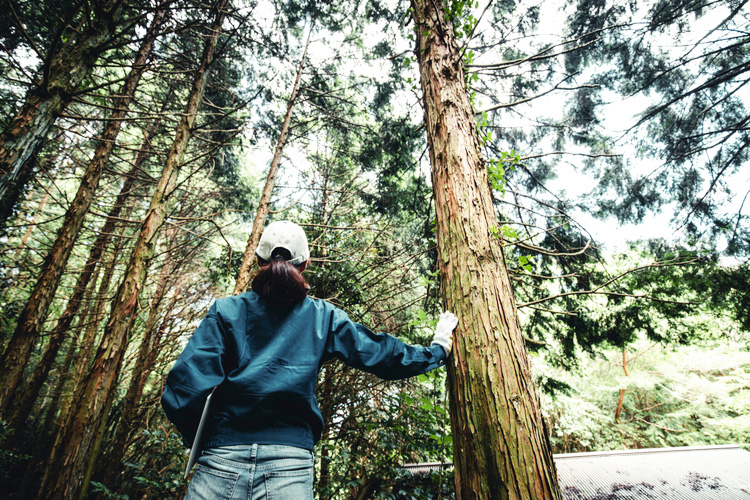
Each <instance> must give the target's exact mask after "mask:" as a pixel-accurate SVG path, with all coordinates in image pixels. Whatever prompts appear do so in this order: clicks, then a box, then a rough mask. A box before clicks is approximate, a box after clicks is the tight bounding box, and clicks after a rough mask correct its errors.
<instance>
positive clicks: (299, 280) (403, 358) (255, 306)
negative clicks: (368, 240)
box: [162, 221, 458, 500]
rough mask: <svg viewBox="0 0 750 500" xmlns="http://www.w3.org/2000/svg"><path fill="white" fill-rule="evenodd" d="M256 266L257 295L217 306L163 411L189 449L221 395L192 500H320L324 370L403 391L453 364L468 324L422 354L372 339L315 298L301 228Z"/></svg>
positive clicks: (444, 325) (171, 379)
mask: <svg viewBox="0 0 750 500" xmlns="http://www.w3.org/2000/svg"><path fill="white" fill-rule="evenodd" d="M256 255H257V260H258V265H259V267H260V271H259V272H258V274H257V275H256V276H255V278H254V279H253V282H252V289H251V290H250V291H248V292H245V293H243V294H240V295H235V296H233V297H226V298H222V299H219V300H217V301H215V302H214V304H213V305H212V306H211V308H210V310H209V312H208V314H207V315H206V317H205V318H204V319H203V321H202V322H201V324H200V325H199V326H198V329H197V330H196V331H195V333H194V334H193V336H192V337H191V338H190V340H189V341H188V344H187V346H186V347H185V349H184V351H183V352H182V354H181V355H180V357H179V358H178V359H177V361H176V363H175V365H174V367H173V368H172V370H171V371H170V372H169V375H168V376H167V381H166V387H165V390H164V394H163V396H162V406H163V407H164V411H165V413H166V415H167V417H168V418H169V420H170V421H171V422H172V423H173V424H174V425H175V426H176V427H177V429H178V430H179V432H180V433H181V435H182V438H183V441H184V443H185V445H186V446H188V447H191V446H193V444H194V443H193V442H192V440H193V438H194V436H195V433H196V429H197V427H198V422H199V420H200V416H201V412H202V410H203V405H204V402H205V401H206V397H207V395H208V394H209V393H210V392H211V390H212V389H213V388H214V387H215V386H218V388H217V390H216V392H215V394H214V396H213V399H214V400H215V401H214V402H213V404H212V408H213V409H212V413H211V416H210V420H209V426H208V428H207V430H206V432H205V439H204V440H203V443H202V448H203V452H202V454H201V456H200V458H199V459H198V465H197V469H196V471H195V474H194V475H193V479H192V481H191V482H190V485H189V487H188V492H187V496H186V497H185V498H186V499H187V500H197V499H209V500H214V499H218V498H226V499H247V500H262V499H267V498H283V499H294V500H312V498H313V449H314V447H315V443H317V441H318V440H319V439H320V435H321V432H322V430H323V417H322V415H321V412H320V409H319V408H318V403H317V401H316V399H315V385H316V382H317V378H318V371H319V370H320V368H321V366H322V365H323V363H325V362H326V361H328V360H331V359H333V358H337V359H339V360H341V361H342V362H344V363H345V364H347V365H348V366H351V367H354V368H358V369H360V370H364V371H366V372H369V373H372V374H374V375H376V376H378V377H380V378H382V379H386V380H396V379H402V378H406V377H412V376H415V375H420V374H422V373H425V372H427V371H430V370H432V369H434V368H437V367H439V366H442V365H444V364H445V361H446V358H447V357H448V355H449V354H450V351H451V347H452V334H453V329H454V328H455V327H456V325H457V324H458V318H456V316H455V315H453V314H452V313H450V312H448V311H446V312H444V313H443V314H441V316H440V319H439V321H438V324H437V327H436V331H435V337H434V339H433V341H432V345H431V346H430V347H423V346H417V345H410V344H406V343H404V342H402V341H401V340H399V339H397V338H395V337H393V336H391V335H388V334H386V333H373V332H372V331H370V330H369V329H367V328H366V327H364V326H362V325H360V324H358V323H355V322H354V321H352V320H351V319H349V317H348V316H347V315H346V313H345V312H343V311H342V310H341V309H339V308H337V307H335V306H333V305H332V304H330V303H329V302H326V301H325V300H318V299H313V298H311V297H308V296H307V295H308V292H309V290H310V287H309V286H308V285H307V283H306V282H305V279H304V277H303V276H302V272H303V271H304V270H305V268H306V267H307V264H308V262H309V257H310V251H309V249H308V244H307V237H306V236H305V232H304V230H303V229H302V228H301V227H300V226H298V225H297V224H294V223H292V222H288V221H278V222H273V223H271V224H269V225H268V227H266V229H265V230H264V232H263V234H262V236H261V238H260V242H259V243H258V250H257V252H256Z"/></svg>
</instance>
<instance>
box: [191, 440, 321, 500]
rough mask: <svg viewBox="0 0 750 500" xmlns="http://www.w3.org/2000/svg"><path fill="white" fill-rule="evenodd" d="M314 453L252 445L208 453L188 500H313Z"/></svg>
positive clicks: (203, 455)
mask: <svg viewBox="0 0 750 500" xmlns="http://www.w3.org/2000/svg"><path fill="white" fill-rule="evenodd" d="M312 488H313V454H312V452H311V451H308V450H305V449H303V448H296V447H294V446H281V445H266V444H260V445H258V444H249V445H235V446H221V447H218V448H210V449H208V450H205V451H204V452H203V454H202V455H201V457H200V458H199V459H198V464H197V468H196V471H195V475H193V479H192V481H190V486H189V487H188V492H187V495H186V496H185V500H199V499H201V500H219V499H226V500H240V499H241V500H313V492H312Z"/></svg>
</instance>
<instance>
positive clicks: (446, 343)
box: [432, 311, 458, 356]
mask: <svg viewBox="0 0 750 500" xmlns="http://www.w3.org/2000/svg"><path fill="white" fill-rule="evenodd" d="M457 324H458V318H457V317H456V315H455V314H453V313H452V312H450V311H445V312H444V313H443V314H441V315H440V318H439V319H438V323H437V326H436V327H435V337H434V338H433V339H432V343H433V344H438V345H439V346H440V347H442V348H443V349H445V354H446V356H447V355H448V354H450V353H451V349H452V348H453V329H454V328H456V325H457Z"/></svg>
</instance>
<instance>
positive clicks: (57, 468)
mask: <svg viewBox="0 0 750 500" xmlns="http://www.w3.org/2000/svg"><path fill="white" fill-rule="evenodd" d="M226 5H227V0H219V1H218V2H217V3H216V5H215V6H214V7H213V9H214V10H215V12H216V16H215V18H214V22H213V25H212V26H211V27H210V29H209V32H208V34H207V36H206V41H205V45H204V49H203V55H202V56H201V60H200V64H199V66H198V68H197V69H196V71H195V76H194V80H193V85H192V88H191V90H190V94H189V96H188V102H187V105H186V109H185V112H184V114H183V116H182V118H181V120H180V123H179V125H178V127H177V131H176V133H175V139H174V142H173V144H172V148H171V150H170V152H169V153H168V155H167V158H166V162H165V165H164V170H163V171H162V175H161V178H160V179H159V182H158V183H157V186H156V189H155V191H154V194H153V197H152V199H151V203H150V205H149V208H148V210H147V212H146V216H145V218H144V221H143V223H142V224H141V229H140V233H139V234H138V237H137V239H136V243H135V246H134V247H133V250H132V252H131V255H130V259H129V261H128V264H127V266H126V269H125V272H124V276H123V278H122V281H121V283H120V286H119V287H118V290H117V292H116V294H115V298H114V301H113V304H112V309H111V311H110V316H109V320H108V321H107V325H106V327H105V335H104V338H103V339H102V343H101V345H100V346H99V348H98V350H97V353H96V355H95V356H94V361H93V364H92V366H91V368H90V370H89V372H88V374H87V375H86V377H85V379H84V380H83V383H82V388H81V390H80V391H79V395H78V396H77V397H76V401H75V402H74V403H73V404H72V405H71V414H70V416H69V417H68V418H67V422H66V425H65V427H64V428H63V429H61V431H60V432H59V433H58V434H57V437H56V439H55V443H54V445H53V448H52V451H51V454H50V457H49V459H48V460H47V467H46V469H45V474H44V478H43V479H42V484H41V487H40V497H42V498H59V499H80V498H82V497H84V496H85V494H86V489H87V487H88V483H89V479H90V477H91V473H92V469H93V462H94V459H95V458H96V456H97V454H98V451H99V449H100V448H101V439H102V436H103V434H104V428H105V425H106V421H107V417H108V414H109V410H110V408H111V405H112V402H113V399H114V395H115V389H116V385H117V377H118V375H119V370H120V368H121V366H122V360H123V357H124V355H125V350H126V347H127V344H128V340H129V338H130V332H131V330H132V326H133V323H134V321H135V318H136V317H137V315H138V304H139V298H140V292H141V290H142V288H143V285H144V283H145V279H146V271H147V268H148V265H149V263H150V261H151V258H152V257H153V254H154V249H155V247H156V242H157V237H158V234H159V230H160V228H161V226H162V224H163V222H164V219H165V218H166V214H167V209H168V206H169V202H170V197H171V195H172V193H173V191H174V190H175V187H176V185H177V178H178V175H179V172H180V168H181V166H182V163H183V156H184V153H185V151H186V149H187V145H188V142H189V140H190V138H191V136H192V131H193V127H194V125H195V120H196V116H197V111H198V108H199V105H200V103H201V101H202V100H203V94H204V89H205V86H206V81H207V80H208V74H209V66H210V64H211V62H212V61H213V57H214V53H215V50H216V45H217V42H218V39H219V35H220V33H221V25H222V22H223V19H224V16H225V14H226V12H225V9H226Z"/></svg>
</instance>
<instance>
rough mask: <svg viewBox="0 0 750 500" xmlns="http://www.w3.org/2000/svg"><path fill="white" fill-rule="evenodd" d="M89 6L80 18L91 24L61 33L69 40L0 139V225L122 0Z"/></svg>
mask: <svg viewBox="0 0 750 500" xmlns="http://www.w3.org/2000/svg"><path fill="white" fill-rule="evenodd" d="M93 4H94V5H93V12H87V13H84V17H88V18H89V19H90V24H89V26H88V27H87V28H85V29H84V30H83V31H80V28H81V27H80V26H79V27H77V28H78V29H70V30H65V32H66V33H67V34H68V36H69V38H68V40H67V41H66V42H65V43H64V44H62V46H61V48H60V50H59V51H58V52H57V53H55V54H50V57H49V58H48V60H47V61H46V63H45V65H44V67H43V70H42V71H43V75H44V76H43V77H42V79H41V81H40V82H39V83H38V84H37V85H36V86H35V87H34V88H32V89H31V90H30V91H29V93H28V94H27V96H26V101H25V102H24V104H23V106H22V107H21V109H20V110H19V112H18V114H16V116H15V118H14V119H13V120H12V121H11V122H10V124H9V125H8V127H7V128H6V129H5V130H4V131H3V133H2V135H0V222H4V221H6V220H8V218H9V217H10V216H11V214H12V211H13V208H14V207H15V205H16V203H17V201H18V198H19V196H20V194H21V192H22V191H23V189H24V187H25V186H26V184H27V182H28V180H29V179H31V169H30V166H29V160H30V159H31V157H32V156H33V155H34V154H36V152H37V151H38V150H39V148H40V147H41V145H42V143H43V142H44V140H45V138H46V136H47V132H48V131H49V129H50V127H51V126H52V124H53V123H54V122H55V119H56V118H57V116H58V115H59V114H60V113H61V112H62V111H63V110H64V109H65V107H66V106H67V105H68V103H69V102H70V99H71V96H72V95H74V93H75V92H76V90H77V89H78V86H79V85H80V84H81V82H82V81H83V79H84V78H85V77H86V76H87V75H88V74H89V73H90V72H91V69H92V67H93V65H94V63H95V62H96V59H97V57H98V52H99V51H100V49H101V47H102V45H103V44H104V43H105V42H106V41H107V40H108V39H109V38H110V37H111V34H112V32H113V31H114V28H115V25H116V21H117V19H118V18H119V16H120V12H121V11H122V8H121V7H122V4H123V1H122V0H100V1H95V2H93ZM52 46H53V47H57V46H58V45H57V44H55V43H53V44H52ZM53 50H54V49H53Z"/></svg>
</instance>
